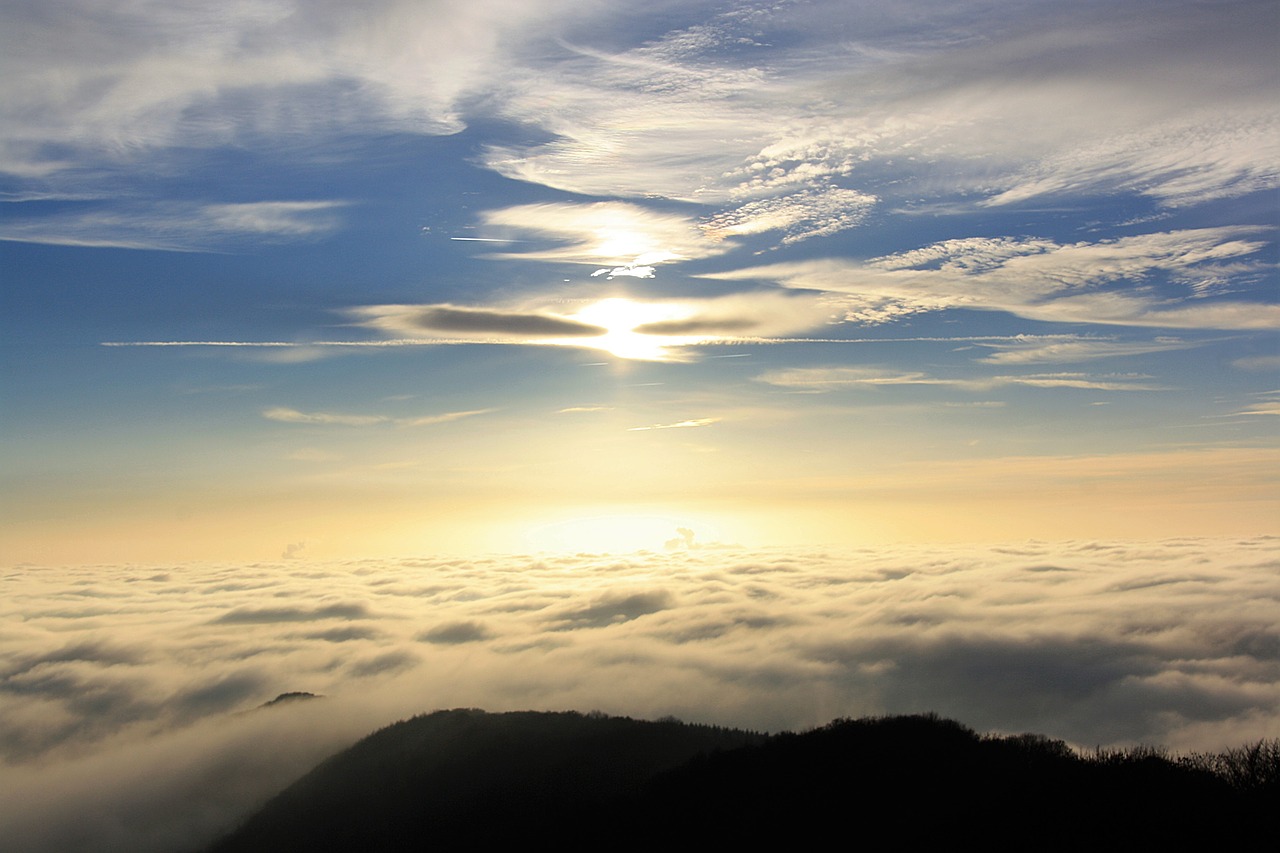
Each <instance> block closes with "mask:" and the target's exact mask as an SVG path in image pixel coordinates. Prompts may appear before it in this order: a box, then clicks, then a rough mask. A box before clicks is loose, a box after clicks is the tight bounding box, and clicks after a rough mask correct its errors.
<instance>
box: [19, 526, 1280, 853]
mask: <svg viewBox="0 0 1280 853" xmlns="http://www.w3.org/2000/svg"><path fill="white" fill-rule="evenodd" d="M685 533H687V534H688V535H687V536H685V539H686V540H687V541H688V542H693V541H695V540H694V539H693V533H692V531H681V532H680V535H682V536H683V535H685ZM1277 566H1280V547H1278V546H1277V543H1276V541H1275V540H1274V539H1268V538H1261V539H1252V540H1230V541H1226V540H1172V541H1163V542H1150V543H1115V542H1071V543H1065V544H1059V545H1049V544H1044V543H1036V542H1030V543H1026V544H1024V545H1020V546H1018V547H1013V548H970V549H965V548H949V549H946V550H942V549H930V548H907V549H902V548H898V549H876V550H872V549H866V550H859V551H852V552H842V553H835V552H796V551H781V550H775V551H764V552H758V551H756V552H753V551H745V550H738V549H725V548H716V549H709V548H699V547H692V546H691V547H686V548H679V549H674V550H670V551H668V553H665V554H646V553H640V554H635V555H631V556H606V555H591V554H579V555H573V556H560V557H552V556H546V555H544V556H541V557H493V558H478V559H471V560H448V561H445V560H431V559H421V560H398V561H372V560H370V561H357V562H346V563H340V564H338V563H330V564H309V563H306V562H303V561H299V560H290V561H286V562H282V563H279V564H257V565H249V566H216V565H205V566H184V567H175V568H165V569H145V568H139V567H133V566H93V567H87V568H84V569H56V568H34V567H27V568H23V569H22V570H14V571H11V572H10V573H9V574H8V575H7V576H6V577H5V578H4V579H3V584H4V595H3V597H2V598H0V600H3V601H4V602H5V605H4V607H5V610H6V613H5V621H4V623H3V625H4V627H3V634H0V641H2V642H3V648H4V652H5V660H6V661H7V662H6V664H5V666H4V669H3V671H0V720H2V725H0V732H3V741H0V750H2V753H3V762H4V763H3V764H0V779H2V781H3V784H0V791H3V792H4V793H3V794H2V795H0V833H3V834H4V835H5V837H7V838H10V839H14V838H18V839H21V840H23V841H24V843H25V845H26V846H25V847H24V848H23V849H28V850H32V851H42V850H48V851H52V850H59V851H69V850H78V849H83V850H88V849H95V850H112V849H120V850H125V849H128V850H133V851H147V850H156V851H160V850H167V849H171V848H172V847H173V846H174V844H175V843H176V840H177V839H181V840H183V841H192V840H196V839H198V838H200V837H207V836H208V834H210V833H214V832H216V831H218V829H219V828H221V827H223V826H225V825H226V823H227V822H228V821H231V820H234V819H235V816H236V815H238V814H241V813H243V811H244V810H246V809H248V808H250V807H251V806H252V804H253V803H254V802H257V801H258V800H259V799H260V798H261V797H264V796H266V795H267V794H269V793H270V791H271V789H272V788H273V787H277V786H280V785H283V784H284V783H285V782H287V781H288V778H289V776H290V775H291V774H294V773H297V772H300V771H301V770H303V769H304V768H305V767H306V766H307V765H309V764H310V763H311V762H313V761H315V760H316V759H317V758H318V757H320V756H321V755H322V754H324V753H325V752H326V751H327V750H331V749H335V748H337V747H339V746H340V745H342V744H344V743H346V742H349V741H350V740H351V739H353V738H354V737H357V736H359V735H360V734H362V733H364V732H365V731H368V730H370V729H372V728H375V727H376V726H379V725H382V724H384V723H386V722H389V721H391V720H393V719H396V718H397V717H400V716H403V715H405V714H410V713H415V712H419V711H425V710H430V709H433V708H439V707H454V706H479V707H485V708H488V709H491V710H501V709H514V708H546V709H554V708H577V709H583V710H590V709H593V708H598V709H601V710H605V711H608V712H612V713H623V714H631V715H636V716H644V717H653V716H660V715H663V714H675V715H677V716H679V717H682V718H685V719H690V720H699V721H714V722H718V723H724V724H731V725H743V726H753V727H759V728H766V729H780V728H796V727H805V726H809V725H814V724H818V723H822V722H825V721H827V720H829V719H831V718H833V717H835V716H840V715H854V716H856V715H862V714H874V713H885V712H910V711H921V710H935V711H938V712H940V713H942V714H946V715H952V716H955V717H958V718H960V719H962V720H964V721H965V722H967V723H969V724H971V725H973V726H975V727H977V728H979V729H992V730H999V731H1005V732H1016V731H1024V730H1032V731H1038V732H1042V733H1047V734H1051V735H1054V736H1058V737H1063V738H1066V739H1067V740H1069V741H1071V742H1073V743H1076V744H1079V745H1082V746H1093V745H1095V744H1104V745H1105V744H1121V743H1133V742H1160V743H1164V744H1167V745H1169V746H1171V747H1173V748H1176V749H1184V750H1185V749H1214V748H1221V747H1224V746H1229V745H1238V744H1240V743H1242V742H1244V741H1246V740H1248V739H1250V738H1258V737H1264V736H1274V735H1275V733H1276V731H1277V725H1280V717H1278V716H1277V714H1276V710H1275V709H1276V708H1277V707H1280V633H1277V631H1276V628H1275V623H1274V618H1273V617H1274V611H1275V607H1276V603H1277V601H1278V600H1280V572H1278V571H1277ZM294 690H305V691H311V692H314V693H321V694H324V695H325V696H327V697H328V698H326V699H324V700H319V701H313V702H308V703H302V704H300V705H281V706H277V707H273V708H271V709H267V710H262V711H254V712H252V713H248V714H241V713H239V712H243V711H248V710H250V709H252V708H254V707H256V706H258V705H260V704H262V703H263V702H266V701H267V700H269V699H271V698H272V697H273V696H275V695H277V694H279V693H282V692H286V691H294Z"/></svg>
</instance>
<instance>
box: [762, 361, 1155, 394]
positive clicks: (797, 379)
mask: <svg viewBox="0 0 1280 853" xmlns="http://www.w3.org/2000/svg"><path fill="white" fill-rule="evenodd" d="M1151 378H1152V377H1150V376H1146V375H1143V374H1107V375H1091V374H1087V373H1029V374H1023V375H1019V376H987V377H979V378H962V379H958V378H939V377H935V376H929V375H928V374H925V373H921V372H904V371H898V370H891V369H885V368H876V367H795V368H784V369H780V370H770V371H766V372H765V373H762V374H760V375H759V376H757V377H756V380H757V381H759V382H764V383H766V384H769V385H777V386H779V387H783V388H791V389H794V390H798V391H807V392H810V393H821V392H829V391H835V390H839V389H847V388H875V387H890V386H899V385H935V386H945V387H950V388H959V389H963V390H967V391H989V390H991V389H993V388H999V387H1003V386H1010V385H1025V386H1028V387H1032V388H1079V389H1087V390H1093V391H1161V390H1167V389H1166V388H1165V387H1164V386H1161V385H1158V384H1154V383H1152V382H1151V381H1150V380H1151Z"/></svg>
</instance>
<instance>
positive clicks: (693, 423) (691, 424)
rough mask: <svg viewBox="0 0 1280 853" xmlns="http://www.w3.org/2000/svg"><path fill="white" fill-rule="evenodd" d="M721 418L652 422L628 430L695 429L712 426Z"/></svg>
mask: <svg viewBox="0 0 1280 853" xmlns="http://www.w3.org/2000/svg"><path fill="white" fill-rule="evenodd" d="M720 420H721V419H720V418H694V419H692V420H687V421H677V422H675V423H670V424H650V425H649V426H640V427H630V428H628V429H627V432H647V431H648V430H656V429H693V428H696V427H704V426H711V425H712V424H715V423H719V422H720Z"/></svg>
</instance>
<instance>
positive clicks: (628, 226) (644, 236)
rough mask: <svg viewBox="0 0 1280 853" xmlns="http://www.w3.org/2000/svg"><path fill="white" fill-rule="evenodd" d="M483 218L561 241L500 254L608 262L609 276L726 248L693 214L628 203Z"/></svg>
mask: <svg viewBox="0 0 1280 853" xmlns="http://www.w3.org/2000/svg"><path fill="white" fill-rule="evenodd" d="M481 220H482V221H483V222H484V224H485V225H486V226H487V227H488V228H490V229H497V228H505V229H509V230H510V231H512V232H513V233H517V234H521V235H536V236H538V237H540V238H542V240H543V241H552V242H555V243H558V244H559V245H556V246H554V247H552V248H541V249H539V248H530V249H528V250H525V251H520V252H512V253H508V254H505V255H499V256H498V257H508V258H520V259H523V260H541V261H568V262H573V263H584V264H592V265H594V266H600V265H607V266H608V267H611V268H613V269H610V270H609V273H608V274H609V275H637V274H639V276H640V277H642V278H645V277H649V275H651V274H652V269H651V268H652V267H653V266H654V265H656V264H662V263H671V262H673V261H682V260H688V259H690V258H697V257H706V256H709V255H716V254H719V253H720V252H722V251H724V249H723V248H722V247H720V246H719V245H718V244H717V242H716V241H715V240H712V239H708V238H707V237H706V236H705V235H704V233H703V231H702V230H701V229H700V228H699V226H698V223H697V221H696V220H695V219H693V218H691V217H688V216H684V215H681V214H677V213H663V212H658V211H655V210H651V209H649V208H646V207H642V206H640V205H637V204H630V203H627V202H608V201H601V202H592V203H585V204H582V203H570V202H555V203H550V202H549V203H544V204H526V205H520V206H518V207H508V208H502V209H500V210H490V211H487V212H486V213H484V214H482V215H481ZM628 271H629V272H628ZM597 274H599V271H598V272H597Z"/></svg>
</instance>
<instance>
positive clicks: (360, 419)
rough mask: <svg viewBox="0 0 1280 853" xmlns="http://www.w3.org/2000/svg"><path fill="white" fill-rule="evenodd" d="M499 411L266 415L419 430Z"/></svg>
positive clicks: (283, 411) (283, 410) (282, 410)
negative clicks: (406, 415) (399, 415)
mask: <svg viewBox="0 0 1280 853" xmlns="http://www.w3.org/2000/svg"><path fill="white" fill-rule="evenodd" d="M493 411H496V409H472V410H470V411H465V412H444V413H442V414H439V415H422V416H420V417H409V418H393V417H391V416H390V415H351V414H341V413H337V412H300V411H298V410H297V409H290V408H288V407H286V406H273V407H272V408H269V409H264V410H263V411H262V416H263V417H264V418H266V419H267V420H271V421H281V422H282V423H290V424H320V425H324V426H330V425H336V426H373V425H375V424H395V425H397V426H406V427H418V426H433V425H435V424H446V423H451V422H452V421H457V420H462V419H463V418H471V417H475V416H476V415H486V414H489V413H490V412H493ZM291 458H295V459H305V460H323V459H325V458H332V457H324V456H321V457H317V456H316V455H315V454H304V455H303V456H298V455H297V454H294V455H293V456H292V457H291Z"/></svg>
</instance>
